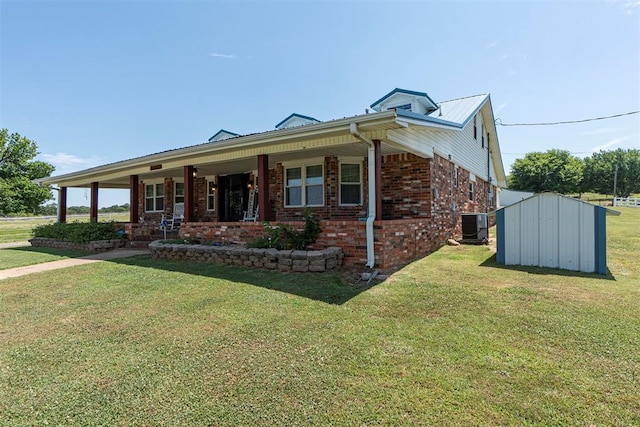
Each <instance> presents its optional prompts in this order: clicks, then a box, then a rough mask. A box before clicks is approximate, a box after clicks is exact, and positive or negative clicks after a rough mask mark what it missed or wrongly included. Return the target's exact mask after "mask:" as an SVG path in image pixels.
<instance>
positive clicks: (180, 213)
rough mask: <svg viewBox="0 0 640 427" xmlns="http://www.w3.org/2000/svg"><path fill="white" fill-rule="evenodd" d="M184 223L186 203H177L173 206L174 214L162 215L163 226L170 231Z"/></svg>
mask: <svg viewBox="0 0 640 427" xmlns="http://www.w3.org/2000/svg"><path fill="white" fill-rule="evenodd" d="M182 221H184V203H176V204H175V205H173V214H171V215H167V216H166V217H165V216H164V215H162V222H161V223H160V224H161V225H162V224H164V226H165V227H166V229H167V230H168V231H172V230H173V229H174V228H178V227H180V224H181V223H182Z"/></svg>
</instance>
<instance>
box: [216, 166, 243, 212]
mask: <svg viewBox="0 0 640 427" xmlns="http://www.w3.org/2000/svg"><path fill="white" fill-rule="evenodd" d="M248 183H249V174H248V173H240V174H236V175H226V176H221V177H219V180H218V188H219V189H220V191H219V195H220V200H219V201H218V203H219V206H220V221H223V222H225V221H226V222H232V221H240V220H242V217H243V215H244V211H245V210H246V209H247V202H248V199H249V189H248V187H247V184H248Z"/></svg>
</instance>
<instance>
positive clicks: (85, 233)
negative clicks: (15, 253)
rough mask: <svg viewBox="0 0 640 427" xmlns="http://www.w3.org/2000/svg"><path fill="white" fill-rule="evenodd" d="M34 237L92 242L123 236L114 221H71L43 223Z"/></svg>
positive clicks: (37, 228) (34, 233) (34, 230)
mask: <svg viewBox="0 0 640 427" xmlns="http://www.w3.org/2000/svg"><path fill="white" fill-rule="evenodd" d="M33 235H34V237H48V238H51V239H57V240H63V241H65V242H78V243H84V242H90V241H92V240H111V239H119V238H121V233H120V232H119V229H118V228H117V227H116V224H115V223H113V222H71V223H60V222H56V223H53V224H43V225H39V226H37V227H35V228H34V229H33Z"/></svg>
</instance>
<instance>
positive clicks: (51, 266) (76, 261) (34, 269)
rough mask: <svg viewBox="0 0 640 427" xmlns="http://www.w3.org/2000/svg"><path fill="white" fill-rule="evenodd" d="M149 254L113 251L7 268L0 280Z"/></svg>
mask: <svg viewBox="0 0 640 427" xmlns="http://www.w3.org/2000/svg"><path fill="white" fill-rule="evenodd" d="M20 246H26V245H24V244H22V245H14V246H2V247H20ZM148 253H149V250H148V249H115V250H113V251H109V252H102V253H99V254H93V255H87V256H83V257H80V258H67V259H61V260H59V261H51V262H43V263H41V264H34V265H26V266H24V267H16V268H9V269H7V270H0V280H2V279H8V278H9V277H20V276H25V275H27V274H31V273H40V272H42V271H50V270H58V269H60V268H67V267H73V266H75V265H83V264H92V263H94V262H101V261H109V260H112V259H119V258H129V257H132V256H138V255H146V254H148Z"/></svg>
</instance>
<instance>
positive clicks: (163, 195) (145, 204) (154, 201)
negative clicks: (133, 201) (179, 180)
mask: <svg viewBox="0 0 640 427" xmlns="http://www.w3.org/2000/svg"><path fill="white" fill-rule="evenodd" d="M153 181H154V182H146V181H145V182H144V183H143V184H144V209H143V211H144V212H145V213H156V212H164V198H165V196H166V194H165V191H164V190H165V188H164V179H163V180H157V179H154V180H153ZM157 185H161V186H162V209H156V208H157V206H156V201H157V199H159V198H160V196H158V194H157V192H156V186H157ZM148 186H152V187H153V196H152V197H147V187H148ZM148 199H152V200H153V209H152V210H147V200H148Z"/></svg>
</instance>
